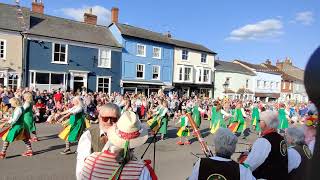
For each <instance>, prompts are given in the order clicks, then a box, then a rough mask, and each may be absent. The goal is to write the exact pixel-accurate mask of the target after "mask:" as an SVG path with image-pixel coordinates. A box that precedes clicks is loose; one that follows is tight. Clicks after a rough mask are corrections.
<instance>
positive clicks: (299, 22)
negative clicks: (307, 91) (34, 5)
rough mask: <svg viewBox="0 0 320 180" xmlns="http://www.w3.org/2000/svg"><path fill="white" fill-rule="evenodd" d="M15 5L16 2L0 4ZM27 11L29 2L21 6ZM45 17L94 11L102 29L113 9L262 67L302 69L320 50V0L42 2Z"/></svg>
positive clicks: (124, 17) (228, 57)
mask: <svg viewBox="0 0 320 180" xmlns="http://www.w3.org/2000/svg"><path fill="white" fill-rule="evenodd" d="M0 1H1V2H4V3H9V4H13V3H14V0H0ZM20 1H21V4H22V5H23V6H26V7H30V6H31V0H20ZM44 3H45V13H46V14H50V15H54V16H60V17H66V18H71V19H76V20H82V17H83V12H84V11H85V10H86V9H88V8H90V7H93V13H94V14H97V15H98V21H99V23H100V24H107V23H108V21H110V20H109V18H110V9H111V8H112V7H113V6H116V7H118V8H119V9H120V13H119V21H120V22H122V23H128V24H130V25H134V26H138V27H142V28H146V29H150V30H153V31H157V32H166V31H168V30H169V31H171V33H172V35H173V37H174V38H177V39H181V40H186V41H191V42H195V43H200V44H203V45H205V46H207V47H208V48H210V49H212V50H213V51H215V52H217V53H218V57H219V59H221V60H227V61H231V60H234V59H242V60H246V61H248V62H252V63H261V62H263V61H265V60H266V59H271V60H272V61H273V63H275V62H276V60H277V59H284V58H286V57H290V58H291V59H292V60H293V63H294V64H295V65H296V66H298V67H301V68H304V67H305V65H306V63H307V60H308V58H309V56H310V55H311V53H312V52H313V51H314V50H315V49H316V48H317V47H318V46H319V45H320V1H319V0H308V1H306V0H268V1H257V0H241V1H238V0H233V1H231V0H224V1H213V0H193V1H192V0H157V1H155V0H44Z"/></svg>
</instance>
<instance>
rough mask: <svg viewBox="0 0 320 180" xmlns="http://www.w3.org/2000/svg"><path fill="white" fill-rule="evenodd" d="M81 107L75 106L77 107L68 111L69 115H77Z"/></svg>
mask: <svg viewBox="0 0 320 180" xmlns="http://www.w3.org/2000/svg"><path fill="white" fill-rule="evenodd" d="M82 110H83V109H82V107H81V106H77V107H73V108H71V109H69V113H71V114H78V113H80V112H81V111H82Z"/></svg>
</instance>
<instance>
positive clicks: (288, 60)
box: [284, 57, 292, 66]
mask: <svg viewBox="0 0 320 180" xmlns="http://www.w3.org/2000/svg"><path fill="white" fill-rule="evenodd" d="M284 63H285V64H288V65H291V66H292V61H291V60H290V58H288V57H287V58H286V60H284Z"/></svg>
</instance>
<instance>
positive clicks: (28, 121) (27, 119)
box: [23, 92, 38, 142]
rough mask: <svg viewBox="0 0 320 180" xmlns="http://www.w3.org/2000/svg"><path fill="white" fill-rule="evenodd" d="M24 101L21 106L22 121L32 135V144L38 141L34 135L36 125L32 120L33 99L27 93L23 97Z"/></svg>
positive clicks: (35, 134)
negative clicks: (22, 111)
mask: <svg viewBox="0 0 320 180" xmlns="http://www.w3.org/2000/svg"><path fill="white" fill-rule="evenodd" d="M23 99H24V104H23V109H24V115H23V121H24V124H25V126H26V129H28V131H29V132H30V133H32V134H34V137H33V138H31V139H30V141H32V142H36V141H38V137H37V133H36V130H37V129H36V124H35V121H34V119H33V111H32V107H33V97H32V94H31V93H29V92H27V93H25V94H24V95H23Z"/></svg>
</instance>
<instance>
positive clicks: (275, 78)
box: [254, 72, 281, 93]
mask: <svg viewBox="0 0 320 180" xmlns="http://www.w3.org/2000/svg"><path fill="white" fill-rule="evenodd" d="M255 73H256V75H257V76H256V77H255V81H254V84H255V92H258V93H280V90H281V75H276V74H269V73H263V72H255ZM258 80H260V82H262V86H260V87H259V86H258V84H257V81H258ZM264 81H266V82H267V84H268V86H267V87H264V86H263V82H264ZM270 82H273V83H274V87H270ZM277 82H278V84H279V86H278V87H276V83H277Z"/></svg>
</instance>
